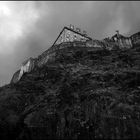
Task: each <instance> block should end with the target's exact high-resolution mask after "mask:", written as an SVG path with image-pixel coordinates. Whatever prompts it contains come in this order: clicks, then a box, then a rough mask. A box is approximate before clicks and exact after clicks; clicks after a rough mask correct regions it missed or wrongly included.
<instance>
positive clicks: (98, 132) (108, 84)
mask: <svg viewBox="0 0 140 140" xmlns="http://www.w3.org/2000/svg"><path fill="white" fill-rule="evenodd" d="M139 120H140V49H139V47H138V46H135V47H134V48H131V49H128V50H112V51H107V50H96V51H93V50H92V51H88V50H80V49H79V50H76V51H74V50H71V51H62V52H59V53H58V54H57V56H56V60H55V61H54V62H51V63H47V64H46V65H44V66H42V67H41V68H37V67H36V68H35V69H34V70H33V71H32V72H30V73H25V74H24V76H23V77H22V78H21V80H20V81H19V82H17V83H16V84H9V85H6V86H4V87H1V88H0V139H12V138H13V139H15V140H26V139H27V140H36V139H77V140H79V139H96V138H105V139H107V138H109V139H121V138H128V139H131V138H140V121H139Z"/></svg>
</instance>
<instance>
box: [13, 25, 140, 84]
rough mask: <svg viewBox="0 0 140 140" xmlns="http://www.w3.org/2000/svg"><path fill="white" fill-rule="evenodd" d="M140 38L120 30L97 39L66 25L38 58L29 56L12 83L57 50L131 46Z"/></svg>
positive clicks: (52, 56)
mask: <svg viewBox="0 0 140 140" xmlns="http://www.w3.org/2000/svg"><path fill="white" fill-rule="evenodd" d="M138 40H140V33H137V34H134V35H132V36H131V37H125V36H123V35H121V34H119V31H117V33H116V34H115V35H114V36H112V37H111V38H105V39H103V40H95V39H92V38H90V37H89V36H88V35H87V33H86V31H83V32H82V31H81V29H80V28H74V26H73V25H70V26H69V27H64V28H63V29H62V31H61V32H60V34H59V35H58V37H57V39H56V40H55V42H54V43H53V45H52V46H51V47H50V48H49V49H48V50H46V51H45V52H43V53H42V54H41V55H39V56H38V57H37V58H29V59H28V60H26V61H24V62H23V63H22V66H21V68H20V70H18V71H17V72H16V73H15V74H14V75H13V77H12V80H11V83H16V82H17V81H19V80H20V79H21V77H22V75H23V74H24V73H26V72H30V71H32V70H33V69H34V67H35V66H37V67H41V66H42V65H44V64H46V63H47V62H48V61H52V60H54V59H55V55H56V52H57V51H58V50H62V49H64V48H68V47H83V48H87V49H89V50H90V49H93V50H94V49H95V48H98V49H108V50H112V49H113V48H114V46H118V47H119V48H121V49H122V48H131V47H133V44H135V43H137V42H138Z"/></svg>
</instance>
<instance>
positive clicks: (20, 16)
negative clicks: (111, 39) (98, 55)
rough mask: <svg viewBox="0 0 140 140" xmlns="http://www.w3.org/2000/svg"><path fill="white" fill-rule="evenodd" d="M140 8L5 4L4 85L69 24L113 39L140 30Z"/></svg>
mask: <svg viewBox="0 0 140 140" xmlns="http://www.w3.org/2000/svg"><path fill="white" fill-rule="evenodd" d="M139 7H140V2H139V1H137V2H134V1H128V2H127V1H124V2H119V1H118V2H117V1H116V2H115V1H112V2H111V1H110V2H107V1H99V2H97V1H93V2H92V1H81V2H80V1H77V2H76V1H68V2H67V1H60V2H59V1H58V2H57V1H55V2H53V1H52V2H50V1H36V2H35V1H19V2H18V1H15V2H14V1H11V2H10V1H9V2H8V1H3V2H2V1H1V2H0V86H2V85H4V84H7V83H8V82H9V81H10V80H11V78H12V75H13V74H14V72H15V71H17V70H18V69H19V68H20V66H21V63H22V62H23V61H24V60H26V59H27V58H29V57H36V56H37V55H39V54H40V53H42V52H43V51H45V50H46V49H47V48H49V47H50V46H51V45H52V44H53V41H55V39H56V37H57V35H58V34H59V32H60V31H61V30H62V28H63V27H64V26H65V25H66V26H67V25H69V24H73V25H75V26H77V27H80V28H81V29H84V30H86V31H87V32H88V34H89V36H91V37H92V38H95V39H102V38H105V37H108V36H112V35H113V34H114V33H115V30H116V29H118V30H120V33H122V34H124V35H125V34H126V35H130V34H133V33H135V32H138V31H140V8H139Z"/></svg>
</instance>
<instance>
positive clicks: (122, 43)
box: [111, 30, 132, 48]
mask: <svg viewBox="0 0 140 140" xmlns="http://www.w3.org/2000/svg"><path fill="white" fill-rule="evenodd" d="M116 32H117V33H116V34H115V35H114V36H112V37H111V40H112V41H113V42H115V43H117V44H118V46H119V48H131V47H132V40H131V38H130V37H125V36H123V35H121V34H119V31H118V30H117V31H116Z"/></svg>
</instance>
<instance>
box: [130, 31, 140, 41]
mask: <svg viewBox="0 0 140 140" xmlns="http://www.w3.org/2000/svg"><path fill="white" fill-rule="evenodd" d="M131 40H132V43H133V44H140V32H137V33H135V34H133V35H131Z"/></svg>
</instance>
